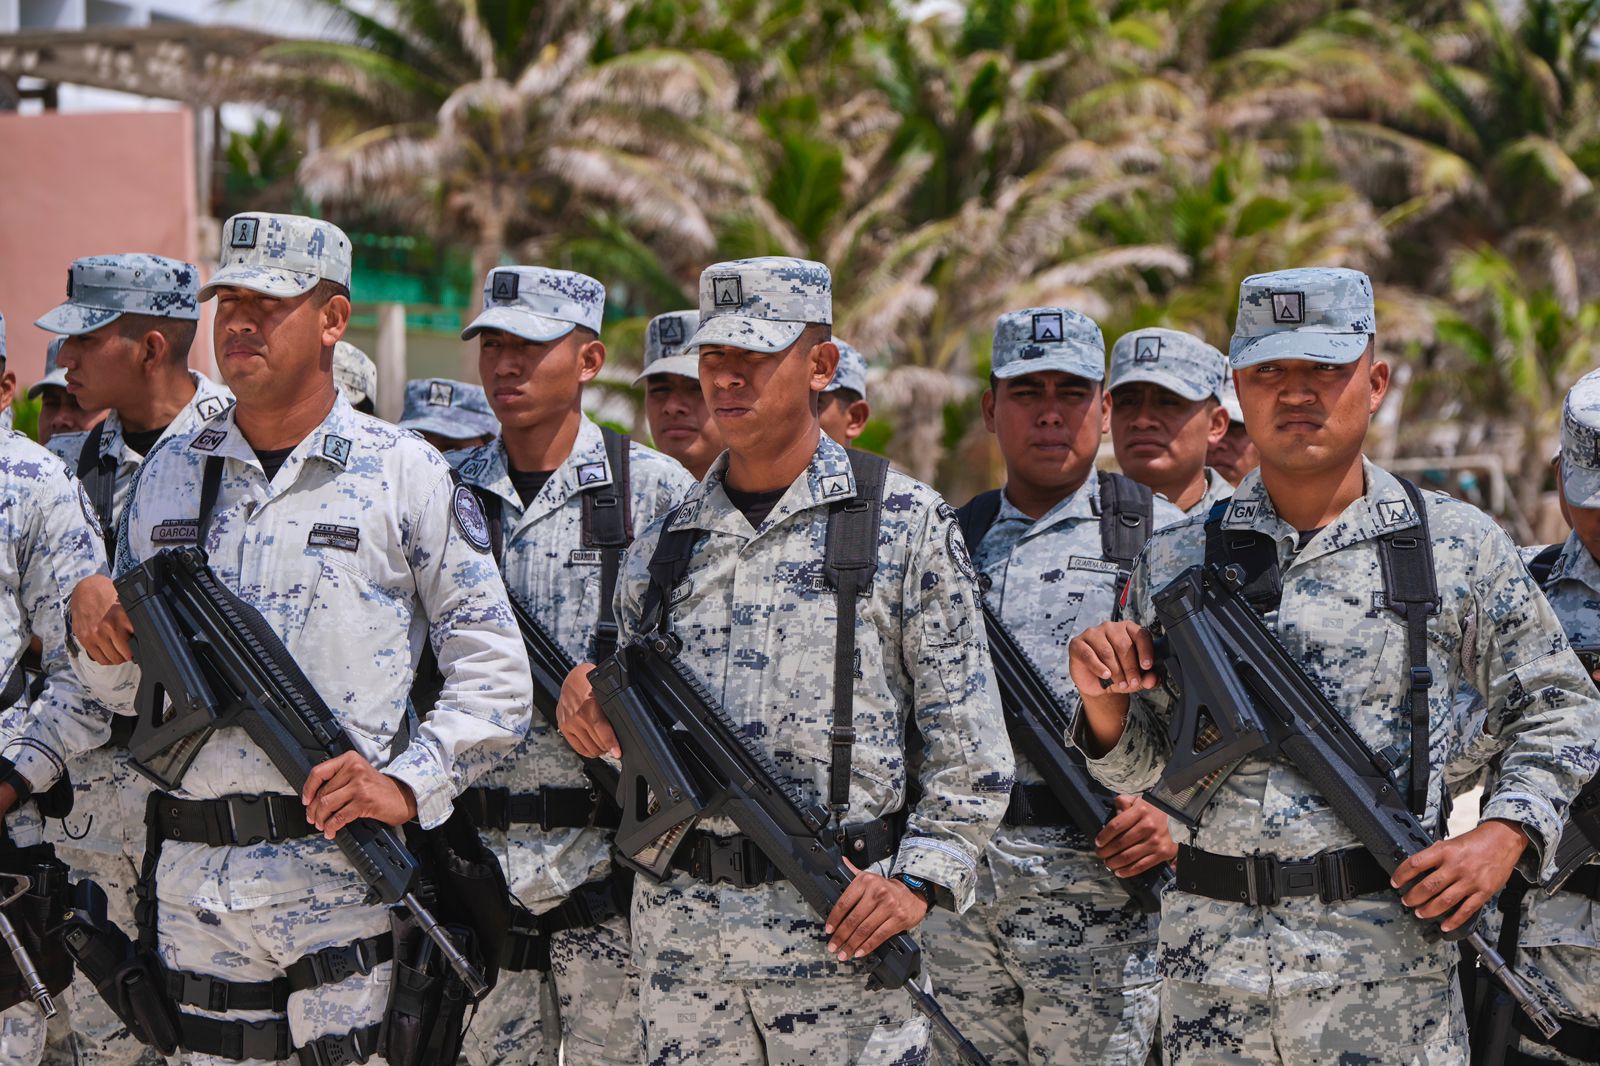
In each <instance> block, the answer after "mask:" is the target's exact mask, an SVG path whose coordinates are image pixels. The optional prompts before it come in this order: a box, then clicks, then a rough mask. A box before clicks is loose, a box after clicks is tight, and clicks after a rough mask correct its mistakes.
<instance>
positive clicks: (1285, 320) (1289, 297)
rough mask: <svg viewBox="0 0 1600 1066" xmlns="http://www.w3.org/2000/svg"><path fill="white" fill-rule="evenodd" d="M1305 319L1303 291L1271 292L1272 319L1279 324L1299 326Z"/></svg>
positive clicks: (1304, 296) (1304, 295)
mask: <svg viewBox="0 0 1600 1066" xmlns="http://www.w3.org/2000/svg"><path fill="white" fill-rule="evenodd" d="M1305 320H1306V294H1305V293H1303V292H1275V293H1273V294H1272V321H1273V322H1275V323H1277V324H1278V325H1280V326H1299V325H1303V324H1304V323H1305Z"/></svg>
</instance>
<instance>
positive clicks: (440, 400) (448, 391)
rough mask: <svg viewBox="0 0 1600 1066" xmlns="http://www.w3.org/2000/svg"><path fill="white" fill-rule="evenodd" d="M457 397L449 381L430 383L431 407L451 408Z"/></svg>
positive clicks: (429, 396) (429, 399)
mask: <svg viewBox="0 0 1600 1066" xmlns="http://www.w3.org/2000/svg"><path fill="white" fill-rule="evenodd" d="M514 276H515V275H513V277H514ZM455 395H456V390H455V386H454V385H451V384H450V383H449V382H448V381H430V382H428V406H429V407H449V406H450V402H451V401H452V400H454V399H455Z"/></svg>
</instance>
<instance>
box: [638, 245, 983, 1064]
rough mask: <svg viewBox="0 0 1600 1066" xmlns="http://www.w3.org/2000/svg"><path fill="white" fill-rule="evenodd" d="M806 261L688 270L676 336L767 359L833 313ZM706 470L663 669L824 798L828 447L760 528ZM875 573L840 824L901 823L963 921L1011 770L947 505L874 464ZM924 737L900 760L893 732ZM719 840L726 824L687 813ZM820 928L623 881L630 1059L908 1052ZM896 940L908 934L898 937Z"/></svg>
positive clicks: (909, 850)
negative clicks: (910, 762)
mask: <svg viewBox="0 0 1600 1066" xmlns="http://www.w3.org/2000/svg"><path fill="white" fill-rule="evenodd" d="M829 291H830V281H829V277H828V273H827V270H826V268H824V267H822V266H821V265H820V264H816V263H809V262H804V261H801V260H792V259H761V260H750V261H743V262H738V263H724V264H719V265H717V266H713V267H711V268H708V269H707V270H706V271H705V273H704V274H702V276H701V321H702V325H701V327H700V330H699V332H698V334H697V335H696V337H695V343H697V344H701V345H705V344H726V345H733V346H737V347H743V348H746V349H748V350H752V351H768V352H771V351H782V350H784V349H786V348H787V347H789V346H790V345H791V344H793V343H794V341H795V340H796V339H797V338H798V337H799V335H800V333H801V332H802V330H803V328H804V323H805V322H807V321H811V322H827V321H829V319H830V318H831V304H830V297H829ZM727 463H728V457H727V456H726V455H724V456H723V457H721V458H719V459H718V460H717V461H716V462H715V463H714V464H713V465H712V467H711V470H710V471H709V472H708V473H707V475H706V477H705V479H704V480H703V481H702V482H701V483H700V484H699V485H697V486H696V487H695V488H694V489H693V490H691V492H690V493H689V497H688V499H687V501H686V502H685V503H684V504H683V506H682V508H681V509H680V510H679V511H677V512H675V518H673V519H672V523H673V524H672V528H674V529H684V528H690V529H695V530H699V531H702V532H703V534H704V535H703V536H702V537H700V539H699V540H698V543H697V546H696V548H695V550H694V553H693V558H692V559H691V561H690V563H689V567H688V572H687V575H686V576H685V578H684V579H683V580H682V581H681V582H680V583H679V584H678V586H677V587H676V588H675V589H673V590H671V592H670V596H669V600H668V603H669V604H670V606H669V607H668V611H669V614H670V619H671V625H672V629H673V631H674V633H676V634H677V635H678V636H679V637H680V638H681V639H682V641H683V652H682V659H683V661H684V663H685V665H686V666H688V667H690V668H691V669H692V670H693V671H694V673H695V674H697V675H698V676H699V677H700V678H701V679H702V680H703V681H704V682H705V683H706V685H707V687H708V688H709V690H710V692H711V694H712V695H713V696H715V697H716V698H717V699H718V700H719V701H720V702H721V704H722V706H723V707H724V708H725V710H726V711H727V713H728V714H729V715H730V717H731V718H732V719H733V720H734V721H735V722H737V723H741V724H742V725H743V727H744V733H745V736H747V737H748V738H749V739H750V740H751V741H752V742H754V743H756V744H759V745H760V746H761V747H762V748H763V749H765V751H766V752H767V753H768V754H769V755H770V756H771V757H772V759H773V760H774V762H775V763H776V764H777V766H778V767H779V768H780V769H781V770H782V771H783V772H784V774H785V777H786V778H787V779H788V781H789V782H790V783H792V784H793V785H794V786H795V787H797V789H798V790H799V793H800V795H801V796H802V797H803V799H804V800H805V801H807V802H813V801H816V800H819V799H821V798H823V797H824V796H826V794H827V788H828V785H827V782H828V775H829V767H830V764H831V748H830V743H829V729H830V725H831V720H832V678H833V660H834V631H835V609H836V608H835V597H834V593H833V592H832V590H831V589H829V588H828V587H827V585H826V583H825V582H824V581H823V575H822V562H823V555H824V542H825V531H826V526H827V514H828V505H829V504H830V503H833V502H835V501H841V500H847V499H850V498H852V497H853V496H854V495H855V493H856V483H855V478H854V476H853V474H852V471H851V467H850V463H849V459H848V456H847V453H846V452H845V450H844V449H843V448H842V447H840V446H839V445H838V444H836V443H834V442H833V441H832V440H831V439H829V438H828V437H826V436H822V437H821V439H820V441H819V443H818V445H817V449H816V452H815V453H814V455H813V456H812V459H811V462H810V465H809V466H808V467H807V469H806V470H805V472H804V473H803V474H802V475H801V476H800V477H799V478H798V479H796V480H795V482H794V483H793V484H791V485H790V487H789V488H788V490H787V492H786V493H785V494H784V496H783V497H782V498H781V499H780V501H779V502H778V504H777V505H776V506H775V507H774V508H773V510H772V512H771V514H770V515H769V516H768V517H767V519H766V520H765V521H764V522H763V523H762V525H761V528H760V529H759V530H756V529H751V528H750V524H749V522H747V521H746V519H745V517H744V515H743V513H741V512H740V511H739V510H738V509H737V508H735V507H734V506H733V505H732V503H731V502H730V501H729V499H728V496H727V492H726V490H725V488H724V485H723V479H724V477H725V474H726V470H727ZM663 525H664V523H663V522H660V521H658V522H656V523H653V524H652V525H651V527H650V528H649V529H648V530H647V531H646V532H645V533H644V535H643V536H641V537H640V538H639V539H638V540H637V541H635V542H634V544H633V547H632V548H631V549H630V550H629V552H628V558H627V564H626V567H625V571H624V575H623V581H622V583H621V586H620V588H619V590H618V621H619V623H620V624H621V626H622V629H623V632H624V637H625V638H626V637H627V636H631V635H633V634H635V633H637V632H638V630H639V626H640V622H641V618H640V611H641V606H642V602H643V598H644V594H645V590H646V586H647V584H648V581H649V575H648V569H647V565H648V563H649V560H650V558H651V555H652V553H653V552H654V550H655V546H656V543H657V540H658V539H659V536H660V534H661V532H662V530H663ZM877 564H878V570H877V575H876V577H875V579H874V580H873V582H872V585H871V589H870V591H869V592H868V594H867V595H866V596H865V597H864V598H863V599H862V600H861V601H860V605H859V622H858V625H857V633H856V640H857V648H858V650H859V660H858V661H859V664H860V665H859V673H858V675H857V678H856V682H855V691H854V727H855V730H856V739H855V745H854V754H853V758H852V761H851V767H852V772H851V779H850V789H849V792H850V800H849V810H848V814H847V815H846V817H845V819H844V822H845V824H847V825H849V824H859V823H862V822H867V821H869V820H872V819H875V818H887V817H892V816H894V815H895V814H896V812H899V811H901V810H902V809H903V808H904V807H905V806H906V805H907V803H908V789H909V788H910V787H911V785H912V784H913V782H912V780H911V775H912V773H913V772H915V774H916V779H917V781H918V782H920V785H921V789H922V798H921V799H920V800H918V801H917V802H916V804H915V806H914V808H913V809H912V810H911V811H910V812H909V823H908V825H907V829H906V835H905V837H904V839H903V840H902V841H901V842H900V845H899V849H898V853H897V854H896V855H895V856H894V858H893V860H892V862H891V861H885V862H882V863H879V864H877V866H875V867H874V871H875V872H877V873H879V874H884V875H887V874H889V873H891V866H892V872H900V871H904V872H906V873H907V874H910V875H913V876H916V877H920V878H923V879H926V880H928V881H932V882H934V883H935V884H937V885H939V886H942V887H941V889H940V892H939V898H940V904H941V905H942V906H944V907H947V908H955V909H965V908H966V907H968V906H970V905H971V903H972V900H973V897H974V892H975V889H976V881H977V868H978V857H979V855H980V854H981V853H982V849H983V845H984V843H985V841H986V840H987V839H988V837H989V835H990V834H991V833H992V832H993V829H994V826H995V825H996V824H997V823H998V821H999V819H1000V816H1001V814H1002V812H1003V811H1004V809H1005V804H1006V798H1007V795H1008V793H1009V791H1010V787H1011V777H1012V761H1011V754H1010V746H1009V744H1007V743H1006V740H1005V735H1004V732H1003V725H1002V722H1001V718H1000V711H999V705H998V700H997V696H996V692H995V687H994V680H993V678H992V676H991V674H990V671H989V662H988V655H987V649H986V645H985V641H984V637H983V629H982V623H981V621H980V616H979V613H978V609H977V605H976V602H975V596H976V589H975V586H974V584H973V578H974V572H973V570H972V564H971V561H970V559H969V557H968V555H967V553H966V550H965V545H964V544H963V543H962V541H961V535H960V531H959V529H958V528H957V526H956V523H955V518H954V512H953V510H952V509H951V508H950V507H949V506H948V505H946V504H944V503H942V502H941V501H940V499H939V497H938V496H937V495H936V494H935V493H934V492H933V490H931V489H929V488H928V487H927V486H925V485H922V484H919V483H918V482H915V481H913V480H911V479H910V478H908V477H905V476H904V475H901V474H898V473H894V472H890V473H889V474H888V480H887V483H886V485H885V487H884V494H883V512H882V523H881V526H880V531H879V538H878V554H877ZM913 726H914V727H915V728H916V729H917V730H918V731H919V732H920V734H921V736H922V737H923V738H924V740H925V742H926V745H925V751H924V752H923V755H922V758H921V761H920V765H918V766H917V767H916V769H915V771H913V770H912V769H911V768H909V767H908V766H907V748H906V744H907V731H908V729H910V728H911V727H913ZM703 828H705V829H707V830H709V831H711V832H713V833H719V834H725V835H726V834H731V833H735V832H736V831H737V830H736V828H735V827H734V825H733V824H732V823H731V822H730V821H728V820H727V819H722V818H714V819H707V820H706V821H705V822H704V823H703ZM822 927H823V920H822V918H821V917H820V916H818V915H817V914H816V913H815V912H814V911H813V910H812V909H811V907H810V906H809V905H808V904H807V903H806V902H805V900H804V899H803V898H802V897H801V895H800V893H799V892H798V891H797V890H796V889H795V888H793V887H792V886H791V885H789V884H788V883H786V882H781V881H780V882H777V883H772V884H766V885H760V886H757V887H754V888H751V889H741V888H735V887H733V886H731V885H729V884H726V883H718V884H714V885H713V884H706V883H704V882H702V881H698V880H696V879H694V878H693V877H691V876H690V875H688V874H686V873H675V874H673V875H672V876H671V877H669V878H668V879H667V880H666V881H665V882H663V883H661V884H652V883H648V882H646V881H645V880H641V881H639V882H638V883H637V884H636V886H635V889H634V900H633V935H634V954H635V961H636V964H637V965H638V966H639V968H640V970H641V971H642V978H643V991H642V999H641V1007H642V1013H643V1017H644V1026H645V1034H646V1058H647V1061H649V1062H652V1063H662V1064H665V1063H673V1062H687V1061H704V1062H714V1063H718V1064H722V1063H765V1062H770V1063H784V1064H798V1063H815V1062H819V1061H828V1062H840V1063H842V1062H864V1063H891V1062H893V1063H900V1064H914V1063H920V1062H924V1061H925V1060H926V1053H927V1052H926V1048H927V1042H928V1026H927V1023H926V1022H925V1021H924V1020H923V1019H922V1018H921V1016H920V1015H917V1014H915V1013H914V1012H913V1010H912V1008H911V1005H910V1001H909V1000H908V999H907V998H906V996H905V995H904V993H902V992H898V991H884V990H879V991H869V990H868V988H867V985H866V975H865V973H864V972H863V970H862V968H861V967H859V966H856V965H842V964H839V963H838V962H836V961H835V960H834V959H833V958H831V957H830V956H828V955H827V953H826V950H825V949H826V944H827V937H826V936H825V935H824V934H823V931H822ZM913 934H915V930H913Z"/></svg>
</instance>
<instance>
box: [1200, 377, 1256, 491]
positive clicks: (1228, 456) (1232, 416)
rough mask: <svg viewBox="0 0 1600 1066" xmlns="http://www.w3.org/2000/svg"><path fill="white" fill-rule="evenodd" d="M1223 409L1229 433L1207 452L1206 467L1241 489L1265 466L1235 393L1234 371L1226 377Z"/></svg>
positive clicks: (1223, 380)
mask: <svg viewBox="0 0 1600 1066" xmlns="http://www.w3.org/2000/svg"><path fill="white" fill-rule="evenodd" d="M1222 409H1223V410H1224V411H1226V412H1228V431H1227V432H1226V433H1224V434H1223V435H1222V439H1221V440H1219V441H1218V442H1217V443H1215V444H1213V445H1212V446H1211V449H1210V450H1209V451H1207V452H1206V466H1208V467H1210V468H1211V469H1212V470H1215V471H1216V472H1217V473H1219V474H1221V475H1222V477H1223V479H1224V480H1225V481H1227V483H1228V484H1230V485H1232V486H1233V487H1234V488H1238V487H1239V482H1241V481H1243V480H1244V476H1245V475H1246V474H1248V473H1249V472H1250V471H1252V470H1254V469H1255V468H1256V467H1258V466H1260V465H1261V453H1260V452H1258V451H1256V446H1255V444H1254V442H1252V441H1251V440H1250V431H1249V430H1248V429H1246V428H1245V425H1244V411H1243V410H1241V409H1240V407H1239V394H1238V393H1237V392H1236V391H1235V390H1234V387H1233V374H1232V372H1231V371H1230V372H1227V373H1225V374H1223V378H1222Z"/></svg>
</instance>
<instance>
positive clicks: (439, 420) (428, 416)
mask: <svg viewBox="0 0 1600 1066" xmlns="http://www.w3.org/2000/svg"><path fill="white" fill-rule="evenodd" d="M400 428H401V429H409V430H414V431H415V432H417V433H433V434H435V435H437V436H440V437H448V438H449V439H451V440H468V439H469V438H472V437H484V436H488V437H492V436H494V435H495V433H497V432H498V431H499V429H500V423H499V422H498V421H497V420H496V419H495V417H494V412H493V411H491V410H489V398H488V396H486V395H484V391H483V387H482V386H481V385H471V384H468V383H467V382H465V381H451V380H449V379H448V378H420V379H418V380H415V381H408V382H406V407H405V411H404V412H402V413H401V415H400Z"/></svg>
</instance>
